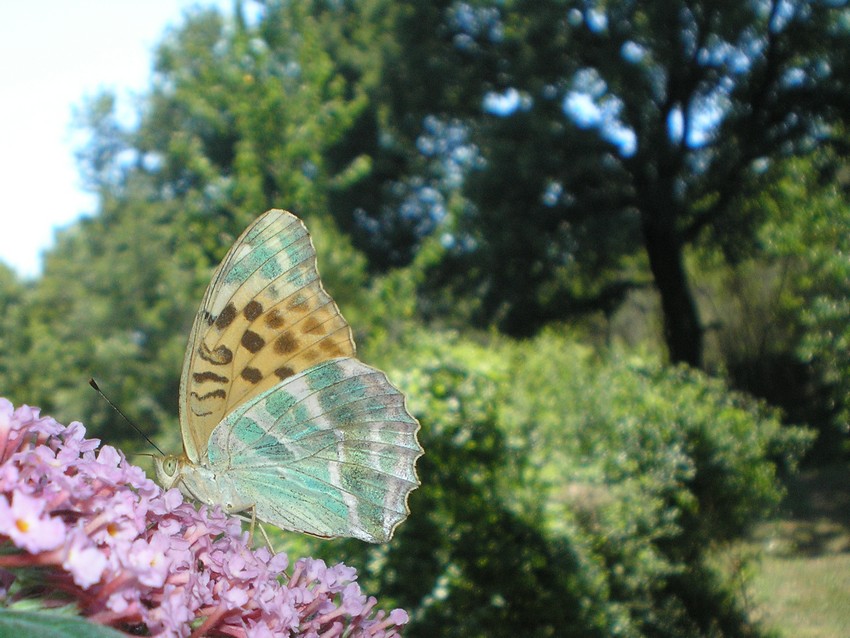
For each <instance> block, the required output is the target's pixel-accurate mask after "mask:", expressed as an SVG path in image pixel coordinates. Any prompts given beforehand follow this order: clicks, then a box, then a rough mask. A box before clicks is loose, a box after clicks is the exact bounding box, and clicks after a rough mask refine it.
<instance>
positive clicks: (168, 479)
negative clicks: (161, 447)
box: [153, 454, 185, 490]
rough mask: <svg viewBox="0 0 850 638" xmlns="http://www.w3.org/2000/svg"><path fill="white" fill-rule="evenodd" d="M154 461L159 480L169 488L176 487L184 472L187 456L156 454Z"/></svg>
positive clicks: (163, 485)
mask: <svg viewBox="0 0 850 638" xmlns="http://www.w3.org/2000/svg"><path fill="white" fill-rule="evenodd" d="M153 462H154V467H155V469H156V480H157V482H158V483H159V484H160V485H162V487H164V488H165V489H167V490H168V489H171V488H172V487H176V486H177V483H178V481H179V480H180V477H181V475H182V473H183V465H184V463H185V458H184V457H182V456H176V455H174V454H166V455H165V456H155V457H154V459H153Z"/></svg>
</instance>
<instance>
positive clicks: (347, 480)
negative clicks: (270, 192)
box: [156, 210, 422, 542]
mask: <svg viewBox="0 0 850 638" xmlns="http://www.w3.org/2000/svg"><path fill="white" fill-rule="evenodd" d="M180 409H181V415H180V416H181V419H180V420H181V430H182V434H183V443H184V454H183V455H181V456H166V457H162V458H159V459H156V472H157V477H158V480H159V481H160V483H162V484H163V485H164V486H165V487H178V488H180V490H181V491H182V492H183V493H184V494H186V495H188V496H190V497H192V498H195V499H197V500H199V501H201V502H204V503H207V504H210V505H221V506H222V507H224V509H225V510H227V511H229V512H239V511H245V510H252V512H253V514H254V515H256V518H257V519H259V520H262V521H266V522H268V523H271V524H274V525H277V526H278V527H281V528H283V529H289V530H294V531H300V532H305V533H309V534H313V535H316V536H322V537H336V536H352V537H355V538H360V539H362V540H366V541H370V542H383V541H386V540H389V538H391V537H392V533H393V530H394V529H395V527H396V526H397V525H398V524H399V523H400V522H401V521H402V520H404V518H406V516H407V514H408V509H407V497H408V495H409V494H410V492H411V491H412V490H413V489H415V488H416V487H417V486H418V485H419V481H418V479H417V476H416V471H415V462H416V459H417V458H418V457H419V456H421V454H422V448H421V447H420V446H419V443H418V441H417V439H416V432H417V431H418V429H419V424H418V422H417V421H416V419H414V418H413V417H412V416H411V415H410V414H409V413H408V412H407V409H406V407H405V403H404V396H403V395H402V394H401V393H400V392H399V391H398V390H397V389H396V388H395V387H394V386H393V385H392V384H391V383H390V382H389V381H388V380H387V378H386V376H385V375H384V373H383V372H381V371H379V370H376V369H374V368H371V367H369V366H367V365H366V364H364V363H362V362H360V361H358V360H357V359H355V358H354V341H353V339H352V337H351V329H350V328H349V326H348V324H347V323H346V322H345V320H344V319H343V318H342V315H341V314H340V312H339V309H338V308H337V306H336V304H335V303H334V302H333V300H332V299H331V298H330V296H329V295H328V294H327V292H325V290H324V288H323V287H322V285H321V281H320V279H319V275H318V271H317V268H316V260H315V250H314V248H313V245H312V241H311V240H310V237H309V235H308V234H307V230H306V228H305V227H304V225H303V224H302V223H301V221H300V220H298V218H296V217H295V216H294V215H291V214H290V213H287V212H285V211H278V210H272V211H269V212H267V213H265V214H264V215H263V216H261V217H260V218H259V219H258V220H257V221H255V222H254V224H252V225H251V226H250V227H249V228H248V229H247V230H246V231H245V232H244V233H243V234H242V236H240V238H239V239H238V240H237V241H236V243H235V244H234V246H233V247H232V248H231V250H230V252H228V254H227V255H226V256H225V258H224V260H223V261H222V263H221V265H220V266H219V268H218V269H217V270H216V273H215V274H214V276H213V280H212V283H211V284H210V286H209V288H208V289H207V292H206V294H205V296H204V300H203V302H202V304H201V309H200V311H199V312H198V315H197V316H196V319H195V323H194V325H193V328H192V332H191V334H190V343H189V347H188V349H187V353H186V358H185V360H184V366H183V374H182V377H181V392H180Z"/></svg>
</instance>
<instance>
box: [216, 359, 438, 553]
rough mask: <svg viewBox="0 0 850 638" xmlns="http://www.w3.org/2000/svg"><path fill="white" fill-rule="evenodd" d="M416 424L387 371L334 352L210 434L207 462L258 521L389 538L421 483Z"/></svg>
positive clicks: (312, 531)
mask: <svg viewBox="0 0 850 638" xmlns="http://www.w3.org/2000/svg"><path fill="white" fill-rule="evenodd" d="M418 429H419V424H418V422H417V421H416V419H414V418H413V417H412V416H411V415H410V414H409V413H408V412H407V410H406V408H405V405H404V397H403V395H402V394H401V393H400V392H399V391H398V390H397V389H396V388H395V387H393V386H392V384H390V382H389V381H388V380H387V378H386V376H385V375H384V374H383V373H382V372H380V371H379V370H375V369H374V368H370V367H369V366H367V365H365V364H363V363H361V362H359V361H357V360H356V359H350V358H342V359H334V360H330V361H326V362H322V363H320V364H318V365H316V366H315V367H312V368H310V369H308V370H306V371H305V372H303V373H301V374H299V375H296V376H294V377H292V378H290V379H287V380H285V381H283V382H281V383H280V384H279V385H278V386H276V387H275V388H273V389H271V390H269V391H267V392H265V393H263V394H262V395H260V396H258V397H256V398H255V399H254V400H252V401H251V402H249V403H248V404H246V405H243V406H240V407H239V408H237V409H236V410H235V411H234V412H233V413H232V414H230V415H229V416H228V417H227V418H226V419H225V421H224V422H223V423H222V424H221V426H219V427H218V428H216V429H215V431H214V432H213V434H212V437H211V440H210V446H209V466H210V468H211V469H213V470H214V471H215V472H216V474H220V473H221V474H223V475H226V476H227V477H228V480H229V481H232V483H233V484H234V485H235V487H236V490H237V491H238V492H239V493H240V494H243V495H247V497H248V498H249V500H252V502H253V503H254V507H255V509H256V515H257V518H259V519H260V520H264V521H268V522H270V523H272V524H274V525H277V526H279V527H282V528H284V529H290V530H295V531H301V532H306V533H309V534H313V535H316V536H325V537H331V536H354V537H356V538H361V539H363V540H367V541H371V542H382V541H385V540H388V539H389V538H390V537H391V536H392V532H393V530H394V529H395V527H396V525H398V523H400V522H401V521H402V520H404V518H406V516H407V514H408V509H407V498H408V495H409V494H410V492H411V491H412V490H413V489H415V488H416V486H417V485H418V484H419V482H418V479H417V477H416V472H415V470H414V465H415V461H416V459H417V458H418V457H419V456H421V454H422V448H421V447H420V446H419V443H418V441H417V439H416V432H417V430H418Z"/></svg>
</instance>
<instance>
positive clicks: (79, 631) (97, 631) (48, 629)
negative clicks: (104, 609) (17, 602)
mask: <svg viewBox="0 0 850 638" xmlns="http://www.w3.org/2000/svg"><path fill="white" fill-rule="evenodd" d="M123 635H124V634H122V633H121V632H120V631H117V630H115V629H111V628H110V627H104V626H102V625H95V624H94V623H90V622H88V621H87V620H84V619H82V618H78V617H75V616H63V615H60V614H52V613H45V612H34V611H11V610H8V609H0V636H15V638H42V637H43V636H53V638H118V637H120V636H123Z"/></svg>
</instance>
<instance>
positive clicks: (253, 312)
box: [242, 299, 263, 321]
mask: <svg viewBox="0 0 850 638" xmlns="http://www.w3.org/2000/svg"><path fill="white" fill-rule="evenodd" d="M242 314H243V315H244V316H245V318H246V319H247V320H248V321H254V319H256V318H257V317H259V316H260V315H261V314H263V304H261V303H260V302H259V301H256V300H254V299H252V300H251V301H249V302H248V305H247V306H245V308H244V309H243V310H242Z"/></svg>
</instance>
